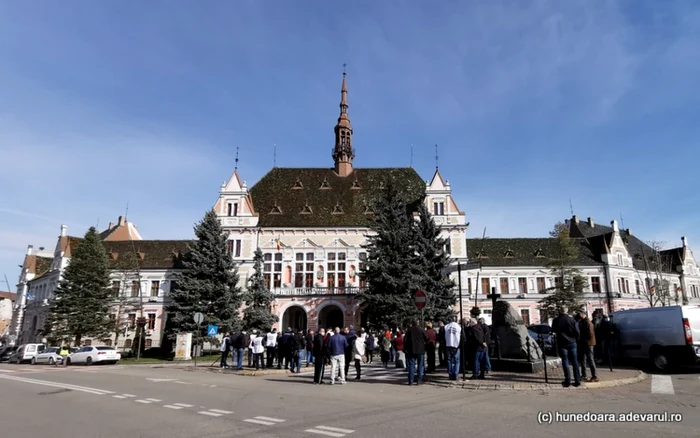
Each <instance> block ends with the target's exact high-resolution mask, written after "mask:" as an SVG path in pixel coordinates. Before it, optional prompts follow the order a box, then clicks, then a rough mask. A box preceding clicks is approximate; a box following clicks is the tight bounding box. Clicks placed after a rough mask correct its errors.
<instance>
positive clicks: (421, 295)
mask: <svg viewBox="0 0 700 438" xmlns="http://www.w3.org/2000/svg"><path fill="white" fill-rule="evenodd" d="M413 302H414V303H415V304H416V307H417V308H418V310H422V309H423V308H424V307H425V304H426V303H427V302H428V297H427V296H426V295H425V292H424V291H422V290H417V291H416V293H415V294H414V295H413Z"/></svg>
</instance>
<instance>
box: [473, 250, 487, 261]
mask: <svg viewBox="0 0 700 438" xmlns="http://www.w3.org/2000/svg"><path fill="white" fill-rule="evenodd" d="M476 258H477V259H479V260H481V259H487V258H489V256H487V255H486V253H485V252H481V251H479V252H477V253H476Z"/></svg>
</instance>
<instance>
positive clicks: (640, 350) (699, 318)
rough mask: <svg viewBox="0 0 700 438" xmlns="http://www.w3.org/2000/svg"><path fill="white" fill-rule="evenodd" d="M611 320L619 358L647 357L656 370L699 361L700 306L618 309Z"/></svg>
mask: <svg viewBox="0 0 700 438" xmlns="http://www.w3.org/2000/svg"><path fill="white" fill-rule="evenodd" d="M611 320H612V322H613V325H614V327H615V329H616V330H615V331H616V332H617V333H618V334H619V339H618V344H619V345H618V346H617V349H616V350H617V354H618V355H619V356H620V357H622V358H628V359H645V360H649V361H650V362H651V365H652V366H653V367H654V368H656V369H657V370H659V371H664V370H667V369H669V368H672V367H674V366H682V365H695V364H697V363H699V362H700V306H665V307H649V308H646V309H630V310H622V311H620V312H615V313H613V314H612V315H611Z"/></svg>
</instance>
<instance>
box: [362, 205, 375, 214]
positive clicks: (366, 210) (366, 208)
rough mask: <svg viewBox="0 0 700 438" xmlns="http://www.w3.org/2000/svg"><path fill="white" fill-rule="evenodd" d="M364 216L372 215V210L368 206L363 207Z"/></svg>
mask: <svg viewBox="0 0 700 438" xmlns="http://www.w3.org/2000/svg"><path fill="white" fill-rule="evenodd" d="M364 214H374V210H373V209H372V207H370V206H369V205H365V211H364Z"/></svg>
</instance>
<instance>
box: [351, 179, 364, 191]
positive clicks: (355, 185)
mask: <svg viewBox="0 0 700 438" xmlns="http://www.w3.org/2000/svg"><path fill="white" fill-rule="evenodd" d="M361 188H362V186H361V185H360V182H359V181H358V180H355V181H353V182H352V187H350V189H354V190H356V189H361Z"/></svg>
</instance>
